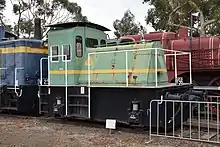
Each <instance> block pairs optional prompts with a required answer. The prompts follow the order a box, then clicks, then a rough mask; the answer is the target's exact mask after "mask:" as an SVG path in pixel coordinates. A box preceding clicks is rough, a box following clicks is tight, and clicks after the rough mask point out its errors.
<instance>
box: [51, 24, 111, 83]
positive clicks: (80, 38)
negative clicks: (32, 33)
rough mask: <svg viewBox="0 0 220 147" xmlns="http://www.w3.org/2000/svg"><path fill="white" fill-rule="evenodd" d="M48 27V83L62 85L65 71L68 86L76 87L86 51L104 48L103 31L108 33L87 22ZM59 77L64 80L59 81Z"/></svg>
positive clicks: (104, 38) (100, 27) (105, 37)
mask: <svg viewBox="0 0 220 147" xmlns="http://www.w3.org/2000/svg"><path fill="white" fill-rule="evenodd" d="M48 27H51V29H50V32H49V33H48V38H49V39H48V46H49V62H50V65H49V66H50V67H49V70H50V75H49V77H48V82H49V83H50V84H51V85H65V71H66V72H67V76H68V77H67V78H68V85H76V84H78V78H79V73H80V70H81V67H82V65H83V64H84V63H83V61H84V54H85V53H86V50H87V48H95V47H97V46H103V45H104V46H105V45H106V40H107V35H106V34H105V33H104V31H109V29H107V28H105V27H102V26H99V25H97V24H93V23H86V22H74V23H64V24H56V25H50V26H48ZM64 38H65V39H64ZM65 67H66V68H67V69H65ZM61 74H62V75H63V77H60V75H61ZM51 79H53V80H51Z"/></svg>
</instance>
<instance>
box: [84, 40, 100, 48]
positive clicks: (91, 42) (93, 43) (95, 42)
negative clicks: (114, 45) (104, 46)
mask: <svg viewBox="0 0 220 147" xmlns="http://www.w3.org/2000/svg"><path fill="white" fill-rule="evenodd" d="M85 44H86V47H91V48H95V47H97V46H98V45H99V42H98V40H97V39H94V38H86V41H85Z"/></svg>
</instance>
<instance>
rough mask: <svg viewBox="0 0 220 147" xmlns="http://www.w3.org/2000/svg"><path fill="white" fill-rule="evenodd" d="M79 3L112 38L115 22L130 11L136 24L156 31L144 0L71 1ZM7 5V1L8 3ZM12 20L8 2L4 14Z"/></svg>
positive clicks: (92, 19)
mask: <svg viewBox="0 0 220 147" xmlns="http://www.w3.org/2000/svg"><path fill="white" fill-rule="evenodd" d="M69 1H71V2H77V3H78V5H79V6H81V7H82V13H83V15H85V16H87V17H88V20H89V21H91V22H93V23H96V24H99V25H103V26H105V27H107V28H109V29H110V30H111V31H110V32H107V33H108V34H109V35H110V37H111V38H114V28H113V21H114V20H116V19H121V18H122V17H123V15H124V12H125V11H126V10H128V9H130V10H131V12H132V13H133V14H134V15H135V18H136V22H140V23H141V24H142V25H143V26H145V27H146V28H147V32H152V31H154V29H153V28H152V27H150V26H146V22H145V16H146V14H147V10H148V8H149V7H150V6H149V5H148V4H142V0H69ZM6 3H7V1H6ZM4 14H5V15H6V16H9V17H10V18H11V20H13V19H15V18H16V17H15V16H14V15H13V13H12V6H11V4H10V3H9V2H8V3H7V7H6V10H5V12H4Z"/></svg>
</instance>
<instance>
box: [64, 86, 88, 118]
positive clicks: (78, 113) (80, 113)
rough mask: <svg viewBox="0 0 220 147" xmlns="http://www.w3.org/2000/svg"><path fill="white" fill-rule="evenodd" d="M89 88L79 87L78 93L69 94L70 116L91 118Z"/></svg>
mask: <svg viewBox="0 0 220 147" xmlns="http://www.w3.org/2000/svg"><path fill="white" fill-rule="evenodd" d="M89 103H90V102H89V88H88V87H77V90H76V93H74V94H70V93H69V94H68V117H79V118H86V119H87V118H89V117H90V115H89V109H90V107H89Z"/></svg>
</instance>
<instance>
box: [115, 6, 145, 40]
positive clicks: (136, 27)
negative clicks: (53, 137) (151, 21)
mask: <svg viewBox="0 0 220 147" xmlns="http://www.w3.org/2000/svg"><path fill="white" fill-rule="evenodd" d="M134 21H135V16H134V14H132V13H131V11H130V10H127V11H126V12H125V13H124V16H123V18H122V19H121V20H118V19H116V20H115V21H114V22H113V27H114V29H115V30H116V31H115V32H114V34H115V36H116V37H117V38H120V36H124V35H134V34H138V33H139V31H140V28H141V26H140V24H137V23H135V22H134Z"/></svg>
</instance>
